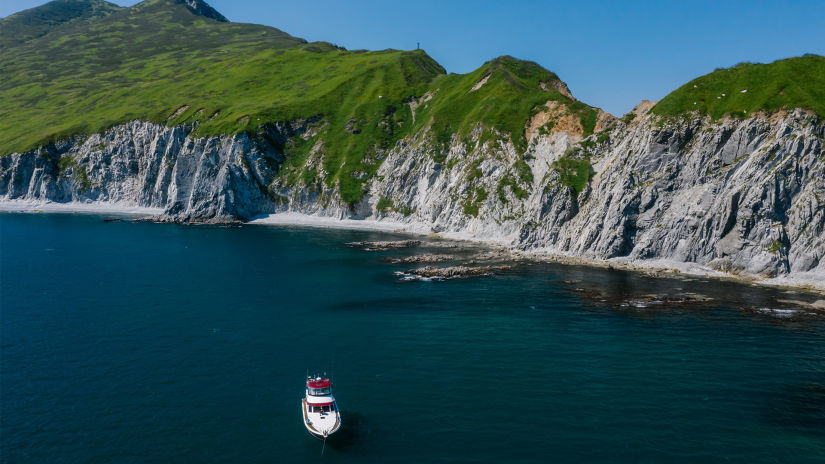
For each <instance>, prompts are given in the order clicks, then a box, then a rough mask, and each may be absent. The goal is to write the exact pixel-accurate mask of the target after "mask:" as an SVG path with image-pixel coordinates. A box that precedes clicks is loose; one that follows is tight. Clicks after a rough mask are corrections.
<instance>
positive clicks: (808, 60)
mask: <svg viewBox="0 0 825 464" xmlns="http://www.w3.org/2000/svg"><path fill="white" fill-rule="evenodd" d="M782 108H788V109H793V108H805V109H808V110H811V111H813V112H815V113H816V114H818V115H819V116H825V57H823V56H819V55H805V56H801V57H797V58H788V59H784V60H779V61H774V62H773V63H769V64H753V63H742V64H738V65H736V66H734V67H732V68H727V69H717V70H716V71H713V72H712V73H710V74H706V75H704V76H702V77H699V78H696V79H694V80H692V81H690V82H688V83H687V84H685V85H683V86H681V87H679V88H678V89H676V90H675V91H673V92H671V93H670V94H669V95H668V96H666V97H665V98H663V99H662V100H661V101H660V102H659V103H658V104H656V106H655V107H653V110H652V111H653V113H656V114H660V115H679V114H684V113H687V112H691V111H698V112H699V113H700V114H707V115H710V116H712V117H713V118H720V117H722V116H725V115H732V116H737V117H743V116H747V115H748V114H750V113H752V112H754V111H765V112H771V111H776V110H779V109H782Z"/></svg>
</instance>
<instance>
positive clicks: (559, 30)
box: [0, 0, 825, 115]
mask: <svg viewBox="0 0 825 464" xmlns="http://www.w3.org/2000/svg"><path fill="white" fill-rule="evenodd" d="M207 1H208V3H209V4H210V5H212V6H213V7H214V8H215V9H217V10H218V11H220V12H221V13H222V14H223V15H224V16H226V17H227V18H229V19H230V20H231V21H236V22H249V23H258V24H266V25H269V26H274V27H277V28H279V29H282V30H284V31H286V32H288V33H290V34H292V35H294V36H297V37H302V38H304V39H307V40H309V41H316V40H321V41H327V42H332V43H335V44H337V45H341V46H344V47H346V48H348V49H351V50H353V49H362V48H365V49H370V50H382V49H385V48H396V49H413V48H415V47H416V44H417V43H419V42H420V44H421V48H423V49H424V50H426V51H427V53H429V54H430V56H432V57H433V58H434V59H435V60H436V61H438V62H439V63H441V65H442V66H444V68H446V69H447V71H448V72H455V73H466V72H469V71H472V70H473V69H476V68H478V67H479V66H481V65H482V64H483V63H484V62H486V61H488V60H490V59H493V58H495V57H497V56H501V55H511V56H514V57H516V58H521V59H526V60H531V61H535V62H537V63H539V64H540V65H542V66H543V67H545V68H547V69H549V70H551V71H553V72H555V73H556V74H558V75H559V77H560V78H561V79H562V80H563V81H565V82H566V83H567V85H568V86H569V88H570V90H571V91H572V92H573V95H574V96H575V97H576V98H577V99H579V100H581V101H583V102H585V103H588V104H590V105H593V106H597V107H600V108H603V109H605V110H606V111H608V112H610V113H613V114H615V115H622V114H624V113H626V112H628V111H630V110H631V109H632V108H633V107H634V106H635V105H636V104H637V103H638V102H639V101H641V100H643V99H647V100H658V99H661V98H662V97H664V96H665V95H667V94H668V93H669V92H670V91H672V90H674V89H676V88H677V87H679V86H680V85H682V84H684V83H686V82H688V81H689V80H691V79H693V78H695V77H698V76H700V75H703V74H706V73H708V72H711V71H713V70H714V69H716V68H719V67H729V66H733V65H735V64H736V63H739V62H742V61H751V62H761V63H764V62H770V61H773V60H776V59H780V58H787V57H790V56H799V55H802V54H805V53H816V54H820V55H825V1H823V0H811V1H802V0H786V1H760V0H749V1H725V0H715V1H705V0H699V1H668V0H660V1H630V0H627V1H618V0H617V1H598V0H591V1H579V2H572V1H566V2H561V1H538V0H510V1H508V2H505V1H501V0H498V1H488V0H441V1H432V0H421V1H412V0H410V1H405V2H402V1H395V0H383V1H373V0H348V1H342V0H313V1H311V2H296V1H294V0H290V1H281V0H267V1H250V0H211V1H209V0H207ZM42 3H45V2H44V1H42V0H39V1H38V0H0V16H7V15H9V14H12V13H14V12H16V11H20V10H23V9H26V8H31V7H34V6H37V5H39V4H42ZM114 3H117V4H119V5H122V6H129V5H133V4H135V3H137V2H136V1H129V0H125V1H124V0H115V1H114Z"/></svg>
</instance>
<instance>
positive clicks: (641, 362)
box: [0, 214, 825, 463]
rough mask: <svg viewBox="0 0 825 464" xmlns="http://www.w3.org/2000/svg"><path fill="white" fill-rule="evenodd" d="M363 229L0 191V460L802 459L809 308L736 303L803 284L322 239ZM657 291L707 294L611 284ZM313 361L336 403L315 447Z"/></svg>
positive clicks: (811, 346)
mask: <svg viewBox="0 0 825 464" xmlns="http://www.w3.org/2000/svg"><path fill="white" fill-rule="evenodd" d="M386 238H387V236H386V235H382V234H377V233H368V232H355V231H329V230H313V229H301V228H275V227H264V226H247V227H241V228H220V227H198V226H179V225H171V224H151V223H132V222H112V223H104V222H103V221H102V218H101V217H99V216H93V215H68V214H66V215H46V214H40V215H38V214H2V215H0V254H1V255H0V258H2V269H0V279H2V280H1V281H0V291H1V292H2V293H1V294H0V305H1V306H0V337H1V338H0V348H1V349H2V352H1V355H2V357H1V358H0V394H2V403H0V406H1V407H2V409H1V410H0V427H1V428H0V453H2V454H0V461H2V462H3V463H18V462H23V463H28V462H32V463H49V462H69V463H86V462H141V463H145V462H278V463H288V462H389V461H392V462H560V463H566V462H570V463H579V462H633V463H636V462H697V461H701V462H706V463H708V462H748V463H762V462H799V463H805V462H811V463H814V462H817V463H821V462H825V321H823V318H821V317H818V316H805V317H792V318H777V317H772V316H770V315H768V314H763V313H759V312H753V311H744V310H742V307H754V308H759V307H777V305H781V304H782V303H778V302H777V299H799V298H803V299H805V298H810V297H811V296H810V295H800V294H788V293H786V292H785V291H782V290H773V289H763V288H757V287H751V286H747V285H740V284H735V283H727V282H720V281H705V280H701V279H699V280H662V279H660V280H656V279H651V278H648V277H645V276H643V275H639V274H632V273H626V272H619V271H607V270H598V269H591V268H585V267H572V266H560V265H532V266H520V267H516V268H514V269H513V270H511V271H505V272H501V273H499V274H498V275H496V276H493V277H484V278H474V279H465V280H453V281H443V282H399V281H398V277H397V276H394V275H393V274H392V272H393V271H396V270H401V269H404V268H407V267H410V265H391V264H388V263H386V262H383V261H381V259H380V258H382V257H387V256H395V255H399V254H404V253H411V251H395V252H379V253H369V252H364V251H362V250H359V249H357V248H352V247H347V246H345V245H344V243H345V242H348V241H351V240H369V239H386ZM564 280H582V282H581V283H578V284H575V285H572V286H571V285H570V284H565V283H563V282H562V281H564ZM577 285H578V286H584V287H587V286H589V287H590V288H596V289H599V290H600V291H602V295H601V296H600V297H599V298H597V299H593V298H590V297H588V296H587V295H586V294H584V293H581V292H577V291H575V289H573V288H571V287H575V286H577ZM668 291H692V292H697V293H702V294H704V295H708V296H710V297H713V298H714V300H713V301H712V302H710V303H707V304H701V305H688V306H678V305H677V306H669V307H659V308H647V309H630V308H627V307H622V306H621V305H620V303H619V302H620V301H621V300H622V299H624V298H626V297H628V296H633V295H634V294H646V293H651V292H668ZM605 295H608V296H607V297H605ZM602 299H603V300H605V301H600V300H602ZM313 367H319V368H325V369H327V370H329V371H332V370H334V375H335V378H334V380H335V385H334V386H335V388H336V393H337V397H338V400H339V405H340V406H341V408H342V409H343V420H344V429H343V430H342V431H341V432H340V433H339V434H338V435H336V436H334V437H333V438H334V439H332V440H330V442H328V443H327V445H326V448H325V449H324V450H323V453H324V454H323V456H322V455H321V452H322V446H321V442H319V441H318V440H315V439H313V438H311V437H309V436H308V435H307V433H306V432H305V430H304V428H303V426H302V424H301V421H300V412H299V399H300V397H301V395H302V393H303V390H302V389H303V380H304V375H305V372H306V369H307V368H313Z"/></svg>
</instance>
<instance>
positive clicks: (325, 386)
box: [307, 377, 332, 396]
mask: <svg viewBox="0 0 825 464" xmlns="http://www.w3.org/2000/svg"><path fill="white" fill-rule="evenodd" d="M331 394H332V385H331V384H330V382H329V379H324V378H321V377H316V378H314V379H309V380H307V395H310V396H329V395H331Z"/></svg>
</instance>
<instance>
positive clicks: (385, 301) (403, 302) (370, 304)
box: [326, 297, 432, 311]
mask: <svg viewBox="0 0 825 464" xmlns="http://www.w3.org/2000/svg"><path fill="white" fill-rule="evenodd" d="M430 303H432V300H431V299H430V298H422V297H403V298H372V299H360V300H349V301H340V302H337V303H330V304H328V305H326V309H329V310H331V311H356V310H369V311H385V310H387V309H391V310H399V309H404V308H410V309H415V310H416V311H420V310H421V309H423V308H427V307H429V305H430Z"/></svg>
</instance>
